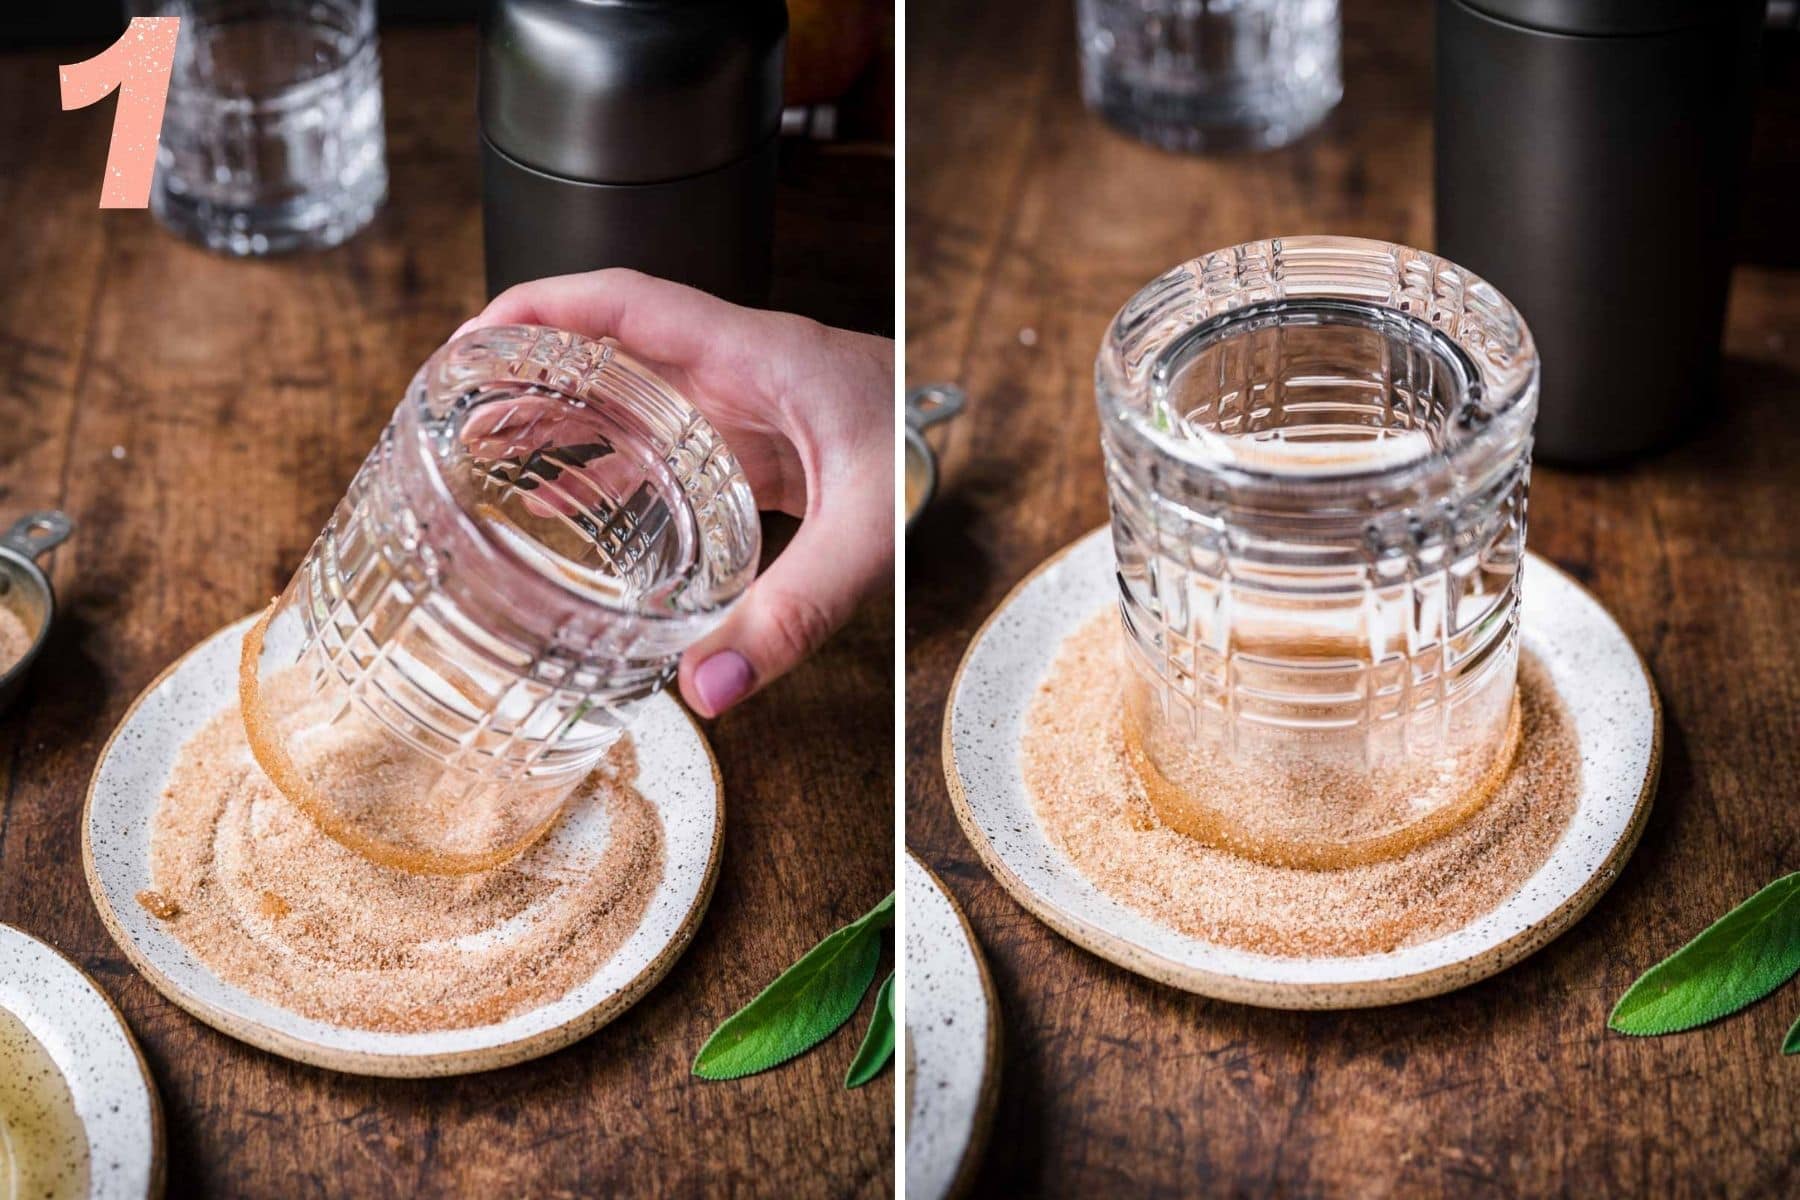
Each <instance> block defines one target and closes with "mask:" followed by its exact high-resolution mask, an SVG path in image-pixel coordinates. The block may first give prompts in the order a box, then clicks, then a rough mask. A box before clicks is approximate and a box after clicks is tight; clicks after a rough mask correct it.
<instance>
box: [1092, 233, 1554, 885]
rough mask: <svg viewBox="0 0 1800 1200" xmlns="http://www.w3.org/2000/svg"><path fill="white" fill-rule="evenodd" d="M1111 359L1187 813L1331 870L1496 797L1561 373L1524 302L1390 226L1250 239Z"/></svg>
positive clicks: (1142, 625)
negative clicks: (1408, 241)
mask: <svg viewBox="0 0 1800 1200" xmlns="http://www.w3.org/2000/svg"><path fill="white" fill-rule="evenodd" d="M1095 378H1096V394H1097V398H1098V402H1099V407H1100V416H1101V427H1102V443H1103V449H1104V451H1105V458H1106V464H1107V473H1108V485H1109V498H1110V501H1111V507H1112V511H1113V534H1114V546H1115V551H1116V554H1117V558H1118V562H1119V584H1120V604H1121V614H1122V618H1123V624H1124V630H1125V635H1126V636H1125V644H1126V650H1127V653H1126V657H1127V661H1128V662H1129V664H1130V665H1131V668H1132V669H1131V670H1130V671H1129V672H1128V673H1127V685H1126V714H1125V722H1126V729H1127V734H1128V738H1130V739H1132V740H1133V751H1132V752H1133V754H1134V755H1135V756H1136V761H1137V762H1138V765H1139V767H1140V772H1141V773H1142V774H1144V776H1145V784H1146V789H1147V791H1148V792H1149V793H1150V797H1151V800H1152V802H1153V804H1154V805H1155V806H1156V807H1157V810H1158V811H1159V813H1161V815H1162V816H1163V817H1164V819H1165V820H1166V821H1168V822H1169V823H1170V824H1172V825H1175V826H1176V827H1178V828H1184V829H1185V831H1187V832H1190V833H1193V834H1194V835H1195V836H1198V837H1201V838H1202V839H1203V840H1207V841H1212V842H1215V843H1217V844H1222V845H1225V846H1227V847H1228V848H1232V849H1236V850H1239V851H1241V852H1244V853H1248V854H1252V855H1254V856H1257V857H1262V858H1265V859H1268V860H1271V861H1276V862H1283V863H1289V864H1292V865H1308V866H1334V865H1344V864H1346V863H1350V862H1358V861H1371V860H1374V859H1378V858H1382V857H1390V856H1392V855H1394V854H1397V853H1401V852H1403V851H1404V850H1406V849H1407V848H1409V847H1411V846H1413V845H1416V844H1418V842H1419V841H1420V840H1423V839H1424V838H1425V837H1428V836H1430V835H1432V834H1434V833H1436V832H1442V831H1443V829H1445V828H1447V827H1448V825H1449V824H1450V823H1453V822H1454V820H1456V819H1459V818H1460V816H1463V815H1466V814H1467V813H1468V812H1469V811H1471V807H1472V806H1473V805H1476V804H1478V803H1479V801H1480V799H1481V796H1482V794H1483V793H1484V792H1485V791H1491V788H1492V786H1494V781H1495V779H1496V778H1497V775H1498V774H1499V773H1503V771H1504V768H1505V765H1506V762H1508V761H1510V752H1511V747H1512V746H1513V745H1515V744H1516V738H1517V735H1518V713H1517V711H1516V705H1515V704H1513V703H1512V689H1513V682H1514V678H1515V675H1516V668H1517V650H1518V645H1517V599H1518V590H1517V588H1518V574H1519V566H1520V564H1521V561H1522V557H1523V551H1524V535H1525V499H1526V492H1527V488H1528V481H1529V461H1530V430H1531V422H1532V418H1533V416H1534V414H1535V410H1536V403H1537V380H1538V367H1537V358H1536V352H1535V350H1534V348H1533V345H1532V341H1531V336H1530V333H1529V331H1528V330H1527V329H1526V327H1525V324H1524V322H1523V320H1522V319H1521V318H1520V317H1519V315H1518V313H1517V312H1516V311H1515V310H1514V309H1513V308H1512V306H1511V305H1510V304H1508V303H1507V302H1506V300H1505V299H1504V297H1502V296H1500V295H1499V293H1498V292H1496V291H1495V290H1494V289H1493V288H1492V287H1491V286H1490V285H1488V284H1486V283H1485V282H1483V281H1482V280H1480V279H1478V278H1476V277H1475V276H1473V275H1470V274H1469V273H1468V272H1466V271H1463V270H1462V269H1461V268H1459V267H1457V266H1456V265H1455V264H1452V263H1448V262H1446V261H1444V260H1442V259H1439V258H1437V257H1436V256H1434V255H1430V254H1427V253H1424V252H1422V251H1417V250H1411V249H1408V248H1406V247H1401V246H1396V245H1392V244H1390V243H1384V242H1376V241H1368V240H1363V239H1354V238H1334V237H1295V238H1280V239H1272V240H1270V241H1265V242H1255V243H1247V244H1245V245H1242V246H1237V247H1232V248H1229V249H1226V250H1221V251H1218V252H1215V253H1213V254H1208V255H1205V256H1203V257H1201V258H1198V259H1195V260H1192V261H1191V262H1188V263H1185V264H1183V265H1181V266H1179V267H1177V268H1175V269H1173V270H1171V271H1169V272H1167V273H1165V274H1164V275H1163V276H1161V277H1159V278H1158V279H1157V280H1155V281H1153V282H1152V283H1150V284H1149V285H1148V286H1146V287H1145V288H1144V289H1142V290H1141V291H1140V292H1139V293H1138V294H1137V295H1136V296H1134V297H1133V298H1132V299H1131V300H1130V301H1129V302H1128V303H1127V304H1126V305H1125V306H1124V308H1123V309H1121V310H1120V312H1119V314H1118V316H1117V317H1116V318H1115V320H1114V321H1113V323H1112V326H1111V328H1110V329H1109V331H1108V333H1107V336H1106V339H1105V342H1104V344H1103V346H1102V349H1101V353H1100V355H1099V358H1098V361H1097V364H1096V376H1095Z"/></svg>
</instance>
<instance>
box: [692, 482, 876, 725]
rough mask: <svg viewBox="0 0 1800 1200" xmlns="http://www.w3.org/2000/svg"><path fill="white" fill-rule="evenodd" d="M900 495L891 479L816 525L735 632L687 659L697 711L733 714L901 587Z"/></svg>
mask: <svg viewBox="0 0 1800 1200" xmlns="http://www.w3.org/2000/svg"><path fill="white" fill-rule="evenodd" d="M890 475H891V472H890ZM866 482H878V480H870V481H866ZM892 492H893V489H892V486H891V480H890V485H889V486H888V487H887V488H886V489H885V490H882V489H880V488H878V487H868V486H864V487H860V488H859V489H858V493H857V494H849V493H847V494H842V495H838V496H834V497H832V500H831V502H830V503H826V504H822V505H820V506H819V509H818V511H816V512H815V513H814V514H813V515H812V516H810V517H808V518H807V519H806V521H805V522H804V523H803V524H802V525H801V526H800V530H799V532H798V533H796V534H795V535H794V540H793V541H792V542H790V543H788V547H787V549H786V550H784V551H782V554H781V557H780V558H778V559H776V560H775V563H774V565H773V566H771V567H770V568H769V570H768V571H767V572H766V573H764V575H763V576H762V577H761V578H760V579H758V580H757V581H756V582H755V583H753V584H751V585H750V589H749V591H747V592H746V593H745V594H744V598H743V599H742V600H741V601H739V603H738V605H737V607H736V608H735V609H733V610H732V612H731V615H730V616H729V617H727V618H726V620H725V623H724V624H723V625H721V626H720V627H719V628H718V629H716V630H714V631H713V632H712V633H710V634H708V635H707V636H706V637H705V638H704V639H702V640H701V641H700V642H699V643H698V644H696V645H695V646H693V647H692V648H690V649H689V650H688V652H687V653H686V654H685V655H683V656H682V660H681V670H680V674H679V676H678V678H679V681H680V686H681V695H682V697H683V699H685V700H686V701H687V702H688V705H689V707H691V708H693V709H694V710H695V711H696V712H698V713H700V714H701V715H702V716H707V717H713V716H717V715H718V714H719V713H721V712H724V711H725V710H726V709H727V708H730V707H731V706H732V705H734V704H736V703H738V701H740V700H742V699H743V698H744V697H746V696H748V695H750V694H751V693H753V692H755V691H756V690H757V689H759V688H762V687H764V686H766V685H767V684H769V683H771V682H773V681H774V680H775V679H777V678H779V677H780V676H781V675H783V674H785V673H786V672H787V671H788V670H789V669H791V668H792V667H794V666H796V665H797V664H798V663H799V662H800V661H801V660H802V659H804V658H806V657H807V656H808V655H810V654H812V653H813V651H815V650H817V649H818V648H819V646H820V645H821V644H822V643H823V642H824V641H825V639H826V638H828V637H830V636H831V635H832V634H833V633H834V632H836V631H837V630H838V628H839V627H841V626H842V625H843V624H844V622H846V621H848V620H849V619H850V616H851V614H852V613H853V612H855V610H856V606H857V605H858V604H859V603H861V602H862V601H863V599H865V598H866V597H868V596H869V595H871V594H873V593H874V592H875V590H876V589H877V588H882V587H888V586H891V583H890V572H891V571H892V569H893V557H894V522H893V516H892V511H891V504H892Z"/></svg>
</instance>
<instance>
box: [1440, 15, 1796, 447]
mask: <svg viewBox="0 0 1800 1200" xmlns="http://www.w3.org/2000/svg"><path fill="white" fill-rule="evenodd" d="M1762 18H1763V0H1438V6H1437V125H1436V150H1437V169H1436V196H1437V205H1436V208H1437V248H1438V252H1439V253H1440V254H1442V255H1443V256H1444V257H1446V258H1448V259H1450V260H1452V261H1453V262H1458V263H1462V264H1463V265H1465V266H1467V267H1469V268H1470V269H1471V270H1473V271H1475V272H1476V273H1477V274H1479V275H1481V276H1483V277H1484V278H1486V279H1487V280H1488V281H1489V282H1491V283H1493V284H1494V286H1496V287H1497V288H1499V289H1500V291H1502V292H1503V293H1505V295H1506V296H1507V298H1508V299H1510V300H1512V301H1513V303H1514V304H1516V305H1517V306H1518V308H1519V310H1520V312H1521V313H1522V314H1523V315H1524V317H1525V320H1526V321H1527V322H1528V323H1529V324H1530V326H1531V331H1532V334H1533V335H1534V336H1535V337H1536V339H1537V344H1538V353H1539V357H1540V359H1541V361H1542V363H1543V391H1542V394H1541V399H1540V406H1539V410H1538V419H1537V450H1538V453H1539V454H1540V455H1541V456H1542V457H1543V458H1546V459H1549V460H1551V461H1553V462H1567V463H1593V462H1600V461H1604V460H1607V459H1616V458H1620V457H1623V456H1626V455H1630V454H1634V453H1637V452H1639V451H1642V450H1646V449H1649V448H1651V447H1653V446H1656V445H1659V444H1661V443H1664V442H1666V441H1668V440H1669V439H1670V438H1671V437H1672V436H1673V435H1674V434H1675V432H1676V431H1677V430H1678V429H1679V428H1680V427H1681V425H1682V423H1683V421H1684V420H1685V419H1686V418H1687V417H1688V416H1689V415H1690V414H1692V413H1693V412H1695V410H1696V409H1697V408H1698V407H1699V406H1702V405H1704V404H1706V403H1707V402H1708V401H1709V400H1710V399H1711V398H1712V395H1713V391H1714V387H1715V384H1716V380H1717V375H1718V358H1719V342H1720V336H1721V332H1722V328H1723V322H1724V314H1725V293H1726V287H1727V284H1728V282H1729V276H1730V270H1731V263H1732V244H1731V238H1732V227H1733V224H1734V219H1735V216H1736V212H1737V208H1738V201H1739V197H1740V192H1741V185H1742V179H1743V172H1744V163H1745V155H1746V153H1747V148H1748V145H1749V135H1750V121H1751V115H1752V104H1753V97H1754V92H1755V87H1756V79H1757V48H1758V43H1759V35H1760V31H1761V27H1762Z"/></svg>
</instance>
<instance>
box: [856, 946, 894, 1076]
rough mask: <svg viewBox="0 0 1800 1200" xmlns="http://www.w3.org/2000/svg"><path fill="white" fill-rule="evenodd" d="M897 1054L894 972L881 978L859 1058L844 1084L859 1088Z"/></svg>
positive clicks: (879, 1072)
mask: <svg viewBox="0 0 1800 1200" xmlns="http://www.w3.org/2000/svg"><path fill="white" fill-rule="evenodd" d="M892 1057H894V973H893V972H892V971H889V972H888V977H887V978H886V979H884V980H882V981H881V990H880V991H879V992H877V993H875V1012H874V1014H873V1015H872V1016H871V1017H870V1018H869V1031H868V1032H867V1033H865V1034H863V1040H862V1045H861V1046H858V1047H857V1048H856V1057H855V1058H854V1059H852V1060H851V1062H850V1071H849V1073H848V1074H846V1075H845V1076H844V1086H845V1087H847V1088H859V1087H861V1086H862V1085H863V1084H865V1083H867V1082H869V1080H871V1079H873V1078H875V1077H876V1076H877V1075H879V1074H881V1068H883V1067H885V1066H887V1064H888V1059H890V1058H892Z"/></svg>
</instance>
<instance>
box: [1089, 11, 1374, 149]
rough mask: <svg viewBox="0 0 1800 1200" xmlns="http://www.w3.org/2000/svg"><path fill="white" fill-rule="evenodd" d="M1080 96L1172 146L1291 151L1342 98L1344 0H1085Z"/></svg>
mask: <svg viewBox="0 0 1800 1200" xmlns="http://www.w3.org/2000/svg"><path fill="white" fill-rule="evenodd" d="M1075 11H1076V17H1077V21H1078V24H1079V33H1080V38H1081V93H1082V97H1083V99H1085V100H1086V101H1087V105H1088V107H1089V108H1091V109H1093V110H1094V111H1095V112H1097V113H1099V114H1100V115H1101V116H1102V117H1104V118H1105V119H1106V120H1107V121H1109V122H1110V123H1112V124H1113V125H1115V126H1117V127H1118V128H1119V129H1121V130H1123V131H1124V132H1126V133H1129V134H1131V135H1132V136H1133V137H1138V138H1142V139H1143V140H1144V141H1146V142H1150V143H1152V144H1154V145H1157V146H1161V147H1163V148H1165V149H1168V150H1187V151H1203V150H1261V149H1267V148H1270V147H1274V146H1283V145H1286V144H1287V143H1288V142H1291V141H1293V140H1294V139H1295V138H1297V137H1299V136H1300V135H1302V134H1304V133H1305V132H1306V131H1307V130H1309V129H1311V128H1312V127H1313V126H1315V125H1317V124H1318V123H1319V122H1320V121H1322V120H1323V119H1324V118H1325V115H1326V114H1327V113H1329V112H1330V111H1331V110H1332V108H1334V107H1335V106H1336V105H1337V102H1338V100H1339V98H1340V97H1341V96H1342V95H1343V90H1344V89H1343V83H1342V79H1341V75H1340V72H1339V67H1338V52H1339V42H1340V40H1341V26H1342V22H1341V18H1340V16H1339V12H1338V0H1076V8H1075Z"/></svg>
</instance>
